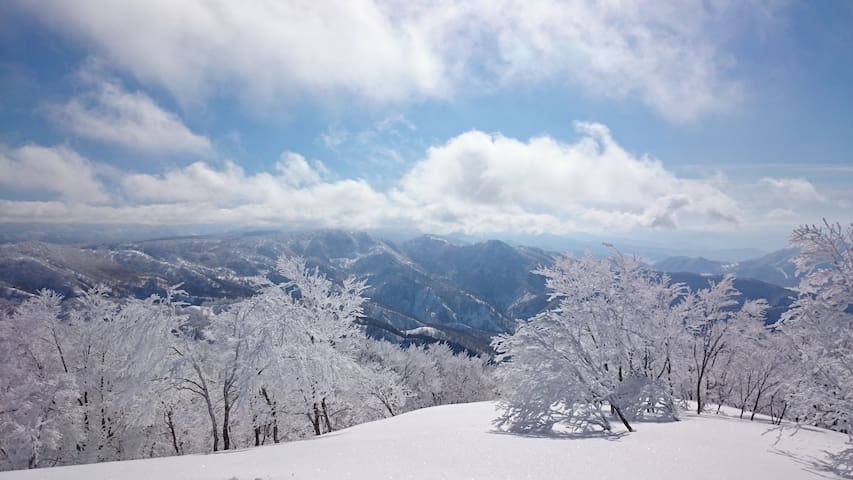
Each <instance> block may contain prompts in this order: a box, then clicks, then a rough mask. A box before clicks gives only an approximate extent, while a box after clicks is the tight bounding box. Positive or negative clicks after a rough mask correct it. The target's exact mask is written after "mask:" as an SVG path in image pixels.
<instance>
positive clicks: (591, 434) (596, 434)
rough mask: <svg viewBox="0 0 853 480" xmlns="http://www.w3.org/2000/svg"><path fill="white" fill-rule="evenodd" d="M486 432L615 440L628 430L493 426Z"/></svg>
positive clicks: (528, 436)
mask: <svg viewBox="0 0 853 480" xmlns="http://www.w3.org/2000/svg"><path fill="white" fill-rule="evenodd" d="M488 433H491V434H494V435H509V436H512V437H525V438H548V439H551V440H580V439H585V438H603V439H604V440H610V441H617V440H620V439H621V438H622V437H624V436H625V435H627V434H628V432H607V431H587V432H560V431H555V430H544V429H528V430H523V429H501V428H495V429H493V430H490V431H489V432H488Z"/></svg>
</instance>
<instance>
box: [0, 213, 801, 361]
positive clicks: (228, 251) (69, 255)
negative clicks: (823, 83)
mask: <svg viewBox="0 0 853 480" xmlns="http://www.w3.org/2000/svg"><path fill="white" fill-rule="evenodd" d="M280 255H300V256H303V257H305V258H306V259H307V261H308V262H309V264H311V265H316V266H318V267H319V268H320V269H321V270H322V271H323V273H325V274H326V275H328V276H329V277H331V278H333V279H336V280H341V279H343V278H345V277H346V276H349V275H355V276H357V277H359V278H364V279H366V280H367V282H368V286H369V290H368V291H367V292H366V293H367V297H368V302H367V303H366V304H365V318H364V323H366V324H367V325H368V328H369V330H370V333H371V335H374V336H376V337H382V338H387V339H389V340H392V341H395V342H416V343H417V342H431V341H435V340H443V341H448V342H450V343H451V344H453V346H454V348H457V349H462V348H464V349H467V350H469V351H474V352H483V351H487V350H488V349H489V346H488V344H489V339H490V338H491V337H492V336H493V335H494V334H495V333H499V332H506V331H512V330H513V329H514V326H515V321H516V320H517V319H526V318H530V317H532V316H534V315H536V314H537V313H539V312H541V311H542V310H543V309H545V308H546V307H547V304H548V303H547V298H546V295H545V285H544V279H543V278H542V277H540V276H538V275H535V274H533V273H531V270H533V269H535V268H537V267H539V266H543V265H549V264H551V263H552V262H553V259H554V257H555V256H556V254H555V253H552V252H546V251H544V250H540V249H537V248H532V247H523V246H511V245H508V244H506V243H504V242H500V241H496V240H491V241H486V242H480V243H474V244H462V245H460V244H455V243H452V242H449V241H447V240H446V239H443V238H440V237H435V236H430V235H424V236H420V237H416V238H414V239H411V240H409V241H406V242H401V243H394V242H391V241H388V240H384V239H380V238H375V237H373V236H370V235H368V234H366V233H361V232H344V231H340V230H320V231H314V232H302V233H276V232H255V233H240V234H225V235H208V236H194V237H172V238H163V239H156V240H145V241H136V242H124V243H97V244H93V245H82V246H72V245H59V244H50V243H42V242H34V241H30V242H22V243H17V244H8V245H0V301H2V299H3V298H6V299H10V300H14V299H16V298H20V297H22V296H26V295H28V294H32V293H35V292H36V291H38V290H39V289H41V288H50V289H53V290H56V291H58V292H60V293H61V294H63V295H65V296H66V297H73V296H74V295H76V294H77V293H78V292H80V291H82V290H85V289H88V288H89V287H92V286H94V285H96V284H98V283H104V284H107V285H109V286H110V287H111V288H112V290H113V294H114V295H117V296H134V297H140V298H144V297H147V296H148V295H151V294H154V293H158V294H159V293H162V292H163V290H164V289H165V288H166V287H167V286H169V285H175V284H178V283H180V284H182V288H183V289H184V290H186V291H187V292H188V295H189V296H188V297H187V298H184V299H183V300H184V301H187V302H189V303H191V304H194V305H202V304H211V303H213V304H215V303H219V302H222V301H226V302H228V301H233V300H235V299H239V298H245V297H248V296H251V295H252V294H253V293H254V290H253V286H252V283H251V280H250V278H251V277H254V276H268V275H271V278H272V280H274V281H279V280H281V279H280V278H278V277H277V274H276V273H275V261H276V259H277V258H278V257H279V256H280ZM777 260H779V259H777ZM779 261H781V260H779ZM747 263H749V262H746V263H745V264H747ZM664 270H665V269H664ZM700 270H701V269H700ZM678 271H679V272H690V270H689V269H687V270H678ZM748 277H749V275H738V280H737V281H736V283H735V287H736V288H738V289H740V290H741V291H742V292H743V293H744V297H743V298H749V299H754V298H765V299H766V300H767V301H768V302H769V303H770V307H771V308H770V310H769V312H768V321H769V322H773V321H776V320H778V318H779V316H780V315H781V314H782V313H783V312H784V311H785V310H787V308H788V306H789V305H790V303H791V301H792V298H793V297H794V294H793V292H791V291H788V290H785V289H783V288H780V287H777V286H776V285H772V284H767V283H763V282H759V281H755V280H749V278H748ZM672 278H673V280H674V281H679V282H684V283H687V284H688V285H690V287H691V288H693V289H699V288H706V287H707V286H708V280H709V279H714V278H713V277H706V276H704V275H699V274H691V273H677V274H672ZM717 280H718V278H717Z"/></svg>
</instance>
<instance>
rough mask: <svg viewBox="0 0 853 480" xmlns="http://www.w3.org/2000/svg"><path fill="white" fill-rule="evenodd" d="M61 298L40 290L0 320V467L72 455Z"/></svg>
mask: <svg viewBox="0 0 853 480" xmlns="http://www.w3.org/2000/svg"><path fill="white" fill-rule="evenodd" d="M61 300H62V298H61V296H60V295H58V294H56V293H55V292H52V291H48V290H42V291H41V292H39V294H38V295H37V296H35V297H33V298H31V299H29V300H27V301H25V302H24V303H23V304H22V305H20V306H19V307H18V309H17V310H16V311H15V313H14V314H12V315H11V317H10V318H6V319H4V320H2V321H0V365H2V368H0V462H2V463H0V465H4V466H6V467H8V468H35V467H41V466H52V465H57V464H62V463H64V462H66V461H68V459H69V458H71V457H72V456H73V455H74V448H75V444H76V442H77V441H78V428H77V426H78V425H79V423H80V422H81V420H82V419H81V415H80V413H81V412H80V410H79V409H78V408H76V399H77V394H76V392H77V384H76V382H75V378H74V376H73V375H72V373H71V372H70V371H69V368H68V362H67V352H68V349H69V346H68V344H66V343H65V341H64V340H65V337H66V335H65V332H64V329H65V325H64V324H62V323H61V322H60V321H59V313H60V301H61Z"/></svg>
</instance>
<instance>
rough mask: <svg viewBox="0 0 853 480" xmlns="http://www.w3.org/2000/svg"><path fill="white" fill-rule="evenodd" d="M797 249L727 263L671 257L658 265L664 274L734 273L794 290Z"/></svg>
mask: <svg viewBox="0 0 853 480" xmlns="http://www.w3.org/2000/svg"><path fill="white" fill-rule="evenodd" d="M796 254H797V250H796V249H792V248H786V249H782V250H777V251H775V252H772V253H769V254H767V255H763V256H761V257H758V258H754V259H751V260H744V261H740V262H725V261H718V260H709V259H707V258H704V257H669V258H665V259H663V260H660V261H658V262H655V264H654V268H656V269H657V270H660V271H662V272H687V273H695V274H699V275H722V274H725V273H733V274H735V275H736V276H737V277H738V278H754V279H756V280H761V281H762V282H766V283H772V284H774V285H780V286H782V287H788V288H790V287H795V286H797V283H799V278H798V277H797V275H796V266H795V265H794V262H793V258H794V256H795V255H796Z"/></svg>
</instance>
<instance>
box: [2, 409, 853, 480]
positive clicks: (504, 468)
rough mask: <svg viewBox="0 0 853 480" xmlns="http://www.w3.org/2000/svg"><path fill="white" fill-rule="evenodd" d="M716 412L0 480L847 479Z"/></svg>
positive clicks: (420, 433) (491, 412)
mask: <svg viewBox="0 0 853 480" xmlns="http://www.w3.org/2000/svg"><path fill="white" fill-rule="evenodd" d="M723 412H724V414H723V415H715V414H713V413H709V414H703V415H702V416H697V415H695V414H689V413H685V414H684V415H683V419H682V421H680V422H675V423H638V424H636V425H635V426H636V428H637V432H635V433H630V434H626V433H625V432H620V431H616V433H615V434H614V435H611V436H586V437H579V436H572V435H565V434H559V433H555V434H553V435H549V436H544V437H531V436H519V435H515V434H509V433H505V432H501V431H497V430H496V429H495V427H494V426H493V425H492V423H491V422H492V420H493V419H494V418H495V417H497V411H496V407H495V404H494V403H493V402H481V403H471V404H461V405H449V406H441V407H434V408H428V409H423V410H417V411H414V412H410V413H407V414H404V415H400V416H397V417H394V418H390V419H386V420H381V421H377V422H372V423H367V424H362V425H358V426H356V427H352V428H349V429H346V430H341V431H338V432H333V433H330V434H326V435H323V436H322V437H319V438H315V439H312V440H305V441H299V442H291V443H286V444H281V445H275V446H266V447H260V448H253V449H246V450H239V451H229V452H221V453H217V454H212V455H190V456H184V457H171V458H159V459H151V460H137V461H129V462H110V463H102V464H93V465H79V466H73V467H60V468H52V469H40V470H27V471H17V472H4V473H0V479H2V480H24V479H44V480H51V479H57V480H59V479H62V480H96V479H123V480H137V479H138V480H148V479H167V478H176V479H185V480H194V479H198V480H206V479H211V480H213V479H216V480H230V479H239V480H243V479H249V480H251V479H264V480H273V479H317V480H322V479H336V480H337V479H431V480H432V479H445V478H446V479H489V480H496V479H504V478H506V479H543V480H546V479H557V478H559V479H566V478H585V479H602V480H606V479H619V480H626V479H647V478H648V479H656V480H674V479H679V480H682V479H690V480H702V479H734V478H773V479H776V480H785V479H801V478H802V479H807V478H844V477H843V475H844V472H841V471H838V470H837V469H834V468H833V467H832V466H831V460H830V458H829V456H828V455H829V454H834V453H838V452H840V451H842V450H844V449H845V448H846V447H847V445H846V444H845V442H846V440H847V436H846V435H842V434H839V433H835V432H830V431H826V430H820V429H816V428H809V427H803V428H800V429H799V430H797V429H796V428H795V427H793V426H790V425H787V426H784V427H783V428H779V427H776V426H773V425H770V424H769V423H767V422H766V421H765V422H758V421H757V422H749V421H746V420H740V419H738V418H737V414H736V412H735V411H734V410H731V409H724V410H723ZM726 414H727V415H726ZM795 431H796V432H795ZM846 474H847V475H849V474H850V471H849V470H846Z"/></svg>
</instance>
